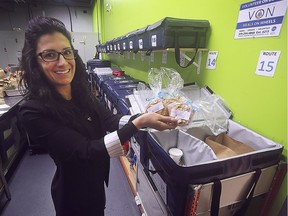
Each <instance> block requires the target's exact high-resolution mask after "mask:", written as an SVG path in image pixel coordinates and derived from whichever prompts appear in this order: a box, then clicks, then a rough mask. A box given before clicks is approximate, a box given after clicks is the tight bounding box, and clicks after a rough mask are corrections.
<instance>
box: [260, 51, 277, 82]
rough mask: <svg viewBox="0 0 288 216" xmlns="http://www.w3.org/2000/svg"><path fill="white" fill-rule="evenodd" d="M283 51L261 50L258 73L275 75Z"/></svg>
mask: <svg viewBox="0 0 288 216" xmlns="http://www.w3.org/2000/svg"><path fill="white" fill-rule="evenodd" d="M280 53H281V51H264V50H262V51H261V52H260V56H259V60H258V64H257V68H256V74H257V75H261V76H268V77H273V76H274V73H275V70H276V66H277V63H278V59H279V56H280Z"/></svg>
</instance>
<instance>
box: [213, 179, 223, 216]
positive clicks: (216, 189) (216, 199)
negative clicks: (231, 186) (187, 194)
mask: <svg viewBox="0 0 288 216" xmlns="http://www.w3.org/2000/svg"><path fill="white" fill-rule="evenodd" d="M213 183H214V184H213V194H212V202H211V214H210V215H211V216H218V214H219V206H220V198H221V191H222V185H221V181H220V180H216V181H214V182H213Z"/></svg>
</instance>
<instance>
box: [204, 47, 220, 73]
mask: <svg viewBox="0 0 288 216" xmlns="http://www.w3.org/2000/svg"><path fill="white" fill-rule="evenodd" d="M217 56H218V51H209V52H208V56H207V62H206V69H209V70H215V69H216V59H217Z"/></svg>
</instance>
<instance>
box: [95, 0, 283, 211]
mask: <svg viewBox="0 0 288 216" xmlns="http://www.w3.org/2000/svg"><path fill="white" fill-rule="evenodd" d="M246 2H248V1H244V0H238V1H229V2H227V1H225V0H218V1H211V0H180V1H169V0H157V1H155V0H100V1H99V2H98V6H99V8H100V10H101V14H100V17H101V19H102V20H101V24H102V25H101V34H102V41H101V42H105V41H109V40H111V39H113V38H116V37H119V36H122V35H125V34H126V33H128V32H130V31H133V30H136V29H138V28H141V27H144V26H147V25H148V24H152V23H155V22H157V21H159V20H160V19H162V18H164V17H167V16H170V17H175V18H189V19H206V20H209V22H210V25H211V27H210V30H209V32H208V40H207V47H208V49H209V50H211V51H218V58H217V68H216V70H206V69H205V63H206V59H207V52H203V55H202V65H201V72H200V75H198V74H197V72H196V67H194V66H190V67H188V68H186V69H182V68H180V67H179V66H178V65H177V64H176V62H175V58H174V54H173V53H172V52H171V53H170V52H169V53H168V60H167V61H168V63H167V64H162V63H161V58H162V53H161V52H156V53H155V60H154V62H150V61H149V60H148V57H145V59H144V61H142V59H141V54H136V55H135V56H134V57H135V59H133V55H132V54H131V55H130V59H128V55H127V53H126V54H124V55H120V54H111V55H108V56H105V58H110V59H111V60H112V63H114V64H115V65H118V66H120V67H121V68H122V69H123V70H125V71H126V73H127V74H129V75H131V76H133V77H135V78H138V79H142V80H144V81H147V72H148V70H149V69H150V68H151V67H160V66H164V67H172V68H174V69H176V70H177V71H178V72H179V73H180V74H181V76H182V78H183V79H184V81H185V82H186V83H187V82H191V81H196V82H197V83H198V84H199V85H200V86H203V85H208V86H209V87H210V88H211V89H212V90H213V91H214V92H215V93H216V94H217V95H220V96H221V97H222V98H223V99H224V100H225V102H226V103H227V105H228V106H229V108H230V109H231V110H232V111H233V120H234V121H237V122H240V123H241V124H242V125H244V126H246V127H248V128H251V129H252V130H254V131H256V132H258V133H260V134H262V135H263V136H266V137H268V138H270V139H272V140H274V141H276V142H278V143H280V144H282V145H283V146H284V152H283V158H284V160H286V157H287V17H286V16H285V19H284V23H283V26H282V30H281V33H280V36H279V37H266V38H251V39H238V40H235V39H234V33H235V28H236V23H237V19H238V12H239V8H240V5H241V4H242V3H246ZM107 4H109V5H111V7H112V9H111V11H110V12H106V9H107V7H106V5H107ZM96 6H97V5H95V8H94V9H95V10H94V14H95V11H96ZM98 11H99V10H98ZM98 17H99V16H98ZM96 19H97V17H96V16H95V15H94V30H95V31H96V30H97V22H96ZM261 50H280V51H281V55H280V58H279V61H278V65H277V70H276V72H275V75H274V77H273V78H269V77H263V76H257V75H256V74H255V71H256V66H257V62H258V58H259V55H260V51H261ZM192 54H193V53H188V55H190V56H191V55H192ZM285 180H287V179H285ZM285 182H286V181H285ZM286 194H287V186H286V184H283V185H282V188H281V193H280V195H278V197H277V200H276V202H275V205H274V209H273V211H274V215H275V211H277V209H279V208H280V206H281V205H282V203H283V200H284V197H286Z"/></svg>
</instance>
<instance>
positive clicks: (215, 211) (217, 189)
mask: <svg viewBox="0 0 288 216" xmlns="http://www.w3.org/2000/svg"><path fill="white" fill-rule="evenodd" d="M260 175H261V170H260V169H257V170H255V173H254V175H253V178H252V181H251V184H250V186H249V187H248V192H247V195H246V199H245V201H244V203H243V205H242V206H241V208H240V209H239V210H238V211H237V212H236V213H235V214H234V216H244V215H245V213H246V211H247V209H248V207H249V205H250V203H251V200H252V198H253V194H254V190H255V188H256V185H257V182H258V180H259V177H260ZM213 183H214V184H213V194H212V202H211V211H210V212H211V213H210V215H211V216H218V215H219V208H220V198H221V190H222V185H221V181H220V180H218V179H217V180H215V181H214V182H213Z"/></svg>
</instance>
